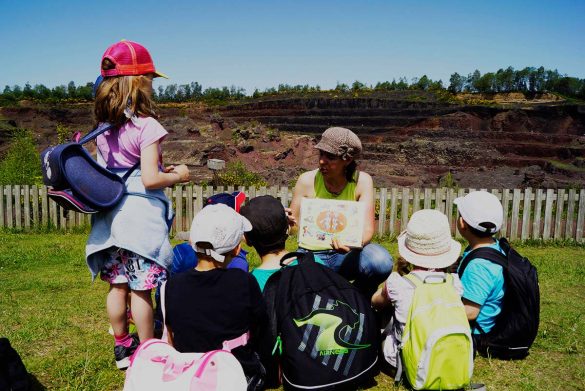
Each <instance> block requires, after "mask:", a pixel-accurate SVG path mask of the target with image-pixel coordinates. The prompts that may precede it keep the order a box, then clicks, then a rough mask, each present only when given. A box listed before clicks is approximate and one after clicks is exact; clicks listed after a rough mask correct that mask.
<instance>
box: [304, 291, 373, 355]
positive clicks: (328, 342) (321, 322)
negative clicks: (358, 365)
mask: <svg viewBox="0 0 585 391" xmlns="http://www.w3.org/2000/svg"><path fill="white" fill-rule="evenodd" d="M347 313H349V314H351V315H353V316H354V319H355V322H353V323H351V324H349V323H348V322H347V321H346V322H345V324H343V323H344V320H343V317H342V316H343V315H344V314H345V315H346V316H347ZM293 320H294V322H295V324H296V325H297V327H301V326H305V325H307V324H310V325H314V326H318V327H320V328H321V332H320V333H319V336H318V337H317V340H316V341H315V348H316V349H317V351H318V352H319V355H320V356H328V355H333V354H344V353H347V352H349V350H353V349H364V348H368V347H370V346H371V344H359V343H351V342H350V341H346V340H345V339H344V338H346V336H347V335H351V333H352V331H353V330H354V329H355V328H356V327H358V328H359V327H360V326H361V324H360V315H359V314H358V313H357V312H356V311H355V310H354V309H353V308H351V307H350V306H349V305H348V304H346V303H343V302H341V301H338V300H337V301H336V302H335V303H334V304H333V305H332V306H328V307H325V308H317V309H316V310H313V311H311V313H310V314H309V315H307V316H305V317H303V318H300V319H293ZM299 347H300V346H299Z"/></svg>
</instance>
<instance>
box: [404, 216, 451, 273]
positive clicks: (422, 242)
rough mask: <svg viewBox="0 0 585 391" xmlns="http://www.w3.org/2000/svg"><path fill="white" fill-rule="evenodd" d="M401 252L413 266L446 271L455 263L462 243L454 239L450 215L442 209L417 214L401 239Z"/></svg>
mask: <svg viewBox="0 0 585 391" xmlns="http://www.w3.org/2000/svg"><path fill="white" fill-rule="evenodd" d="M398 252H399V253H400V255H401V256H402V257H403V258H404V259H405V260H406V261H407V262H409V263H412V264H413V265H416V266H420V267H424V268H427V269H442V268H445V267H447V266H450V265H452V264H453V263H455V261H456V260H457V258H458V257H459V253H460V252H461V243H459V242H458V241H456V240H453V239H452V238H451V229H450V228H449V221H448V220H447V216H445V215H444V214H443V213H441V212H439V211H438V210H433V209H423V210H419V211H417V212H415V213H414V214H413V215H412V217H411V218H410V221H409V222H408V225H407V226H406V231H404V232H403V233H402V234H400V236H399V237H398Z"/></svg>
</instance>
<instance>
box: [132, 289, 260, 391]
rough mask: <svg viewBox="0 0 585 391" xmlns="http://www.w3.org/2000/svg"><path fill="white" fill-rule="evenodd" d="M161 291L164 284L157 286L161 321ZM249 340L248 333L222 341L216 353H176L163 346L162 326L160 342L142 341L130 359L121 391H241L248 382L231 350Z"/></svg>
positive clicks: (164, 338) (164, 342) (166, 339)
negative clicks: (159, 290) (159, 297)
mask: <svg viewBox="0 0 585 391" xmlns="http://www.w3.org/2000/svg"><path fill="white" fill-rule="evenodd" d="M165 288H166V282H165V283H163V285H162V286H161V309H162V314H163V320H164V318H165V316H166V315H165V312H166V311H165ZM249 338H250V335H249V333H244V334H242V335H241V336H239V337H237V338H234V339H232V340H229V341H224V342H223V346H222V348H221V349H220V350H212V351H210V352H206V353H180V352H178V351H177V350H175V348H174V347H172V346H171V345H169V344H168V343H167V341H168V334H167V328H166V326H165V327H164V332H163V337H162V340H160V339H154V338H153V339H149V340H148V341H145V342H144V343H142V344H141V345H140V346H139V347H138V349H136V351H135V352H134V354H133V355H132V357H130V367H129V368H128V369H127V370H126V381H125V382H124V391H143V390H158V391H166V390H181V391H183V390H184V391H213V390H219V391H223V390H230V391H232V390H233V391H240V390H242V391H245V390H246V389H247V388H248V382H247V381H246V376H245V375H244V370H243V369H242V365H241V364H240V362H239V361H238V359H237V358H236V357H235V356H234V355H233V354H232V353H231V351H232V349H235V348H237V347H239V346H244V345H246V344H247V343H248V340H249Z"/></svg>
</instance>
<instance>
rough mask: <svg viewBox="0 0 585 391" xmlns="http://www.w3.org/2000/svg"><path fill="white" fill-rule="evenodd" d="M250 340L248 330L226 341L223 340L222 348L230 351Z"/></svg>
mask: <svg viewBox="0 0 585 391" xmlns="http://www.w3.org/2000/svg"><path fill="white" fill-rule="evenodd" d="M249 340H250V332H248V331H246V332H245V333H244V334H242V335H240V336H239V337H236V338H234V339H230V340H228V341H223V344H222V347H221V349H222V350H227V351H228V352H231V351H232V350H233V349H235V348H239V347H240V346H244V345H246V344H247V343H248V341H249Z"/></svg>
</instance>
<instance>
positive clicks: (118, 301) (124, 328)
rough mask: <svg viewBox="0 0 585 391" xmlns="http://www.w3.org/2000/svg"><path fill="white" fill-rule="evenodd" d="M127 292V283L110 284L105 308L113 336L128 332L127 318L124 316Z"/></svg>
mask: <svg viewBox="0 0 585 391" xmlns="http://www.w3.org/2000/svg"><path fill="white" fill-rule="evenodd" d="M128 292H129V288H128V284H110V291H109V292H108V297H107V299H106V309H107V311H108V317H109V318H110V324H111V325H112V330H114V335H115V336H122V335H124V334H126V333H127V332H128V319H127V317H126V304H127V303H126V301H127V299H128Z"/></svg>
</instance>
